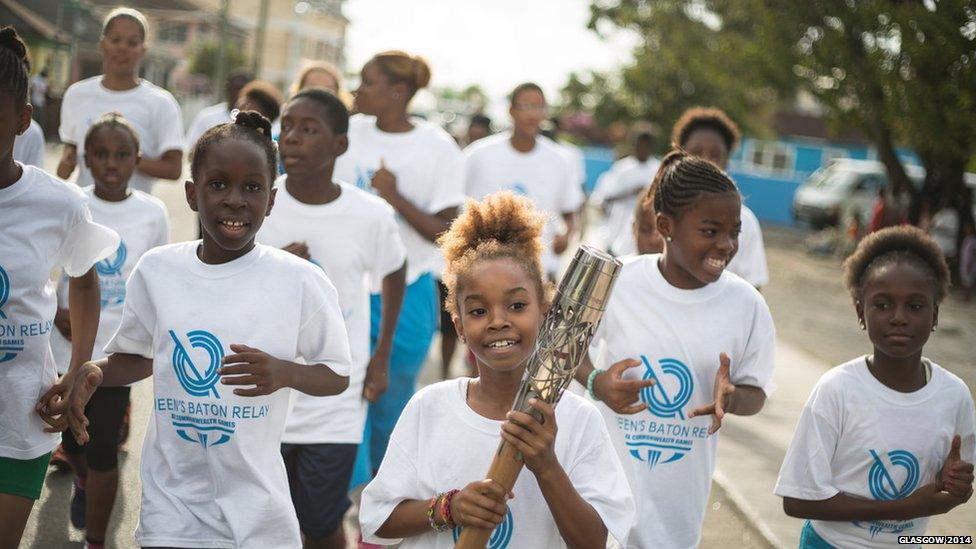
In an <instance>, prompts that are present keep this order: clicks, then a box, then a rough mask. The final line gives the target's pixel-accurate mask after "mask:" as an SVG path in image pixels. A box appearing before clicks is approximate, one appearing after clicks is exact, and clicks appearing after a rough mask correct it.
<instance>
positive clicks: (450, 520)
mask: <svg viewBox="0 0 976 549" xmlns="http://www.w3.org/2000/svg"><path fill="white" fill-rule="evenodd" d="M458 492H459V490H457V489H454V490H451V491H450V492H447V493H446V494H444V503H443V504H442V505H443V506H442V507H441V517H443V518H444V525H445V526H446V527H447V528H451V529H453V528H454V527H455V526H457V525H456V524H455V523H454V517H452V516H451V502H452V501H453V500H454V496H455V495H457V493H458Z"/></svg>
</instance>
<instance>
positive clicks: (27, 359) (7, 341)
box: [0, 165, 119, 460]
mask: <svg viewBox="0 0 976 549" xmlns="http://www.w3.org/2000/svg"><path fill="white" fill-rule="evenodd" d="M21 167H22V168H23V170H24V173H23V175H22V176H21V178H20V179H18V180H17V181H16V182H14V184H13V185H10V186H8V187H6V188H3V189H0V219H3V221H2V226H3V230H0V387H3V396H2V397H0V457H7V458H13V459H21V460H24V459H34V458H36V457H39V456H42V455H44V454H46V453H47V452H50V451H51V450H53V449H54V447H55V446H57V445H58V441H59V440H60V439H61V435H60V434H59V433H56V434H51V433H45V432H44V428H45V427H47V424H46V423H44V421H42V420H41V418H40V416H38V415H37V413H36V412H35V411H34V405H35V404H36V403H37V399H38V398H40V397H41V395H42V394H43V393H44V392H45V391H47V390H48V389H49V388H50V387H51V386H52V385H54V381H55V376H56V369H55V365H54V357H53V356H52V355H51V346H50V345H49V338H50V335H51V331H52V330H54V313H55V308H56V306H57V304H56V299H55V295H54V283H53V282H51V280H50V276H51V271H52V270H54V269H55V268H57V267H61V268H62V269H63V270H64V272H66V273H67V274H68V276H76V277H77V276H81V275H83V274H85V273H86V272H88V270H89V269H91V267H92V265H94V264H95V262H96V261H98V260H99V259H102V258H103V257H106V256H108V255H109V254H111V253H112V252H113V251H115V249H116V248H117V247H118V246H119V235H117V234H115V232H114V231H112V230H111V229H108V228H106V227H103V226H101V225H98V224H97V223H94V222H92V219H91V213H90V212H89V211H88V208H87V207H86V206H85V197H84V195H83V194H82V192H81V190H80V189H78V188H77V187H75V186H74V185H70V184H68V183H65V182H64V181H61V180H60V179H58V178H56V177H54V176H52V175H50V174H48V173H47V172H45V171H43V170H41V169H40V168H35V167H34V166H24V165H21Z"/></svg>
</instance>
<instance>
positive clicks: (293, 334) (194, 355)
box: [105, 241, 350, 548]
mask: <svg viewBox="0 0 976 549" xmlns="http://www.w3.org/2000/svg"><path fill="white" fill-rule="evenodd" d="M199 245H200V241H192V242H181V243H179V244H170V245H168V246H161V247H158V248H153V249H152V250H150V251H148V252H146V254H144V255H143V256H142V258H141V259H140V260H139V262H138V263H137V264H136V267H135V269H134V270H133V271H132V274H131V275H130V276H129V282H128V284H126V297H125V305H124V306H123V310H122V324H121V325H120V326H119V331H118V332H117V333H116V334H115V336H114V337H113V338H112V340H111V341H110V342H109V344H108V346H107V347H106V349H105V352H107V353H129V354H135V355H141V356H144V357H146V358H152V359H153V410H152V414H151V415H150V418H149V429H148V430H147V432H146V440H145V442H144V444H143V450H142V464H141V478H142V508H141V513H140V517H139V527H138V528H137V529H136V542H137V543H138V545H140V546H166V547H169V546H183V547H190V546H192V547H226V548H247V547H253V548H264V547H296V548H297V547H301V545H302V543H301V536H300V535H299V529H298V521H297V519H296V518H295V510H294V508H293V507H292V503H291V496H290V495H289V492H288V480H287V478H286V475H285V466H284V463H283V462H282V461H281V453H280V444H281V434H282V433H283V432H284V429H285V418H286V416H287V413H288V402H289V396H290V392H291V391H290V390H289V389H282V390H278V391H276V392H275V393H273V394H271V395H266V396H259V397H245V396H238V395H235V394H234V393H233V390H232V389H233V387H232V386H227V385H222V384H221V383H220V375H218V374H217V370H218V369H219V368H220V367H221V360H222V358H223V357H225V356H227V355H230V354H233V351H231V349H230V346H231V344H234V343H241V344H244V345H248V346H250V347H255V348H257V349H260V350H261V351H264V352H265V353H267V354H269V355H271V356H272V357H275V358H278V359H281V360H287V361H297V360H299V359H301V360H303V361H304V362H305V363H307V364H324V365H325V366H324V367H328V368H331V369H332V370H333V371H335V372H336V373H337V374H339V375H349V362H350V358H349V342H348V338H347V336H346V327H345V324H344V323H343V321H342V312H341V311H340V309H339V300H338V296H337V294H336V290H335V287H334V286H333V285H332V283H331V282H329V279H328V278H326V276H325V274H324V273H323V272H322V270H321V269H318V268H316V267H315V266H314V265H312V264H310V263H308V262H307V261H303V260H301V259H298V258H297V257H295V256H293V255H291V254H289V253H287V252H284V251H281V250H276V249H274V248H271V247H269V246H263V245H260V244H259V245H257V246H255V247H254V249H253V250H251V251H250V252H248V253H246V254H245V255H243V256H241V257H239V258H238V259H235V260H234V261H230V262H228V263H224V264H220V265H208V264H205V263H203V262H202V261H200V259H199V258H198V257H197V253H196V250H197V247H198V246H199ZM308 367H309V368H312V367H316V368H321V367H323V366H308Z"/></svg>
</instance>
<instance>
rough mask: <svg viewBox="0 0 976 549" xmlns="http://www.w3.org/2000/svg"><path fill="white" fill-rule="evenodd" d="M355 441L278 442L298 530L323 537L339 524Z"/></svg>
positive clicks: (346, 502)
mask: <svg viewBox="0 0 976 549" xmlns="http://www.w3.org/2000/svg"><path fill="white" fill-rule="evenodd" d="M358 448H359V445H358V444H282V445H281V457H282V458H284V460H285V471H287V472H288V488H289V490H290V491H291V501H292V503H293V504H294V505H295V513H296V514H297V515H298V525H299V526H300V527H301V530H302V533H303V534H305V535H306V536H308V537H311V538H327V537H329V536H331V535H332V534H333V533H335V531H336V530H338V529H340V528H342V517H343V516H344V515H345V514H346V511H347V510H348V509H349V506H350V505H352V502H351V501H349V495H348V493H347V490H348V488H349V477H350V476H352V466H353V464H354V463H355V462H356V451H357V450H358Z"/></svg>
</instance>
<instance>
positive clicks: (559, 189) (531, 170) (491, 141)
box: [464, 133, 583, 272]
mask: <svg viewBox="0 0 976 549" xmlns="http://www.w3.org/2000/svg"><path fill="white" fill-rule="evenodd" d="M511 138H512V134H511V133H499V134H495V135H492V136H489V137H486V138H484V139H479V140H478V141H476V142H474V143H472V144H471V145H470V146H468V148H466V149H464V183H465V194H467V195H468V196H470V197H471V198H473V199H475V200H481V199H483V198H484V197H486V196H488V195H489V194H492V193H496V192H499V191H512V192H514V193H515V194H520V195H524V196H528V197H529V198H531V199H532V201H533V202H535V205H536V207H537V208H538V209H539V210H540V211H542V212H544V213H545V214H546V215H547V216H548V222H547V223H546V228H545V231H544V233H543V246H544V250H543V255H542V263H543V266H544V267H545V269H546V270H547V271H550V272H555V271H557V270H558V267H559V258H558V257H557V256H556V254H555V253H553V251H552V241H553V238H555V236H556V234H557V232H558V231H559V229H560V227H561V226H562V223H563V222H562V218H561V215H562V214H566V213H572V212H575V211H576V210H578V209H579V208H580V206H581V205H582V204H583V190H582V188H580V184H579V181H578V179H577V178H578V175H579V174H578V173H576V170H573V169H572V165H571V163H570V162H569V161H568V160H567V157H566V156H565V155H566V153H565V152H563V151H562V150H561V149H560V147H561V146H560V145H557V144H556V143H554V142H553V141H552V140H551V139H547V138H544V137H540V138H538V139H536V140H535V147H533V148H532V150H531V151H529V152H527V153H523V152H519V151H517V150H515V147H513V146H512V143H511Z"/></svg>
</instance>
